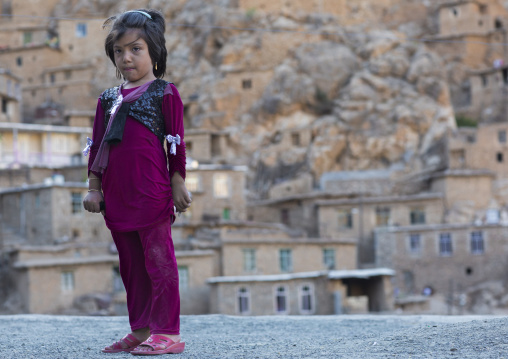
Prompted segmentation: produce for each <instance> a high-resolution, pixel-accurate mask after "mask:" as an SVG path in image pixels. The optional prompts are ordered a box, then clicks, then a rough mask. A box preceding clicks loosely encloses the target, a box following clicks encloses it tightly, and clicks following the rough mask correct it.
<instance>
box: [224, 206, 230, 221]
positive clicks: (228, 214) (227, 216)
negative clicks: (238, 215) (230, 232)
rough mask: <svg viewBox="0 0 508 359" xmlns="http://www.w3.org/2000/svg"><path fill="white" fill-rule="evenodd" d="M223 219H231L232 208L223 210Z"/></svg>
mask: <svg viewBox="0 0 508 359" xmlns="http://www.w3.org/2000/svg"><path fill="white" fill-rule="evenodd" d="M222 219H224V220H226V221H229V220H230V219H231V208H224V209H223V210H222Z"/></svg>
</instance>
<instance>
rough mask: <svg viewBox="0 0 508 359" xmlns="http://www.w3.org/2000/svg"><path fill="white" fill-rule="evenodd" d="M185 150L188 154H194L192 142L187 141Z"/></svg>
mask: <svg viewBox="0 0 508 359" xmlns="http://www.w3.org/2000/svg"><path fill="white" fill-rule="evenodd" d="M185 151H186V152H187V154H188V155H191V154H192V142H190V141H185Z"/></svg>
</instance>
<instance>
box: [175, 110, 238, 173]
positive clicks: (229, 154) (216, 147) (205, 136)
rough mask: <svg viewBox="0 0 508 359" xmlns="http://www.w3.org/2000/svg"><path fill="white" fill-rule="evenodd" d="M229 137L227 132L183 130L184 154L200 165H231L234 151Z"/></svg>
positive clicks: (233, 160)
mask: <svg viewBox="0 0 508 359" xmlns="http://www.w3.org/2000/svg"><path fill="white" fill-rule="evenodd" d="M184 116H185V114H184ZM184 126H185V124H184ZM229 137H230V134H229V133H228V132H227V131H209V130H202V129H192V128H191V129H189V130H185V153H186V155H187V157H189V158H191V159H192V160H194V161H198V163H201V164H212V163H217V164H218V163H223V164H233V163H235V162H236V161H235V150H234V149H233V148H231V146H230V138H229Z"/></svg>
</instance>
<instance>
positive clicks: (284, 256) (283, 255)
mask: <svg viewBox="0 0 508 359" xmlns="http://www.w3.org/2000/svg"><path fill="white" fill-rule="evenodd" d="M279 266H280V271H281V272H292V271H293V258H292V255H291V249H281V250H279Z"/></svg>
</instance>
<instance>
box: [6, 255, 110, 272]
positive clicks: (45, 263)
mask: <svg viewBox="0 0 508 359" xmlns="http://www.w3.org/2000/svg"><path fill="white" fill-rule="evenodd" d="M97 263H118V256H117V255H102V256H94V257H81V258H80V257H69V258H44V259H30V260H25V261H17V262H15V263H14V265H13V267H14V268H16V269H26V268H36V267H54V266H73V265H80V264H97Z"/></svg>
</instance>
